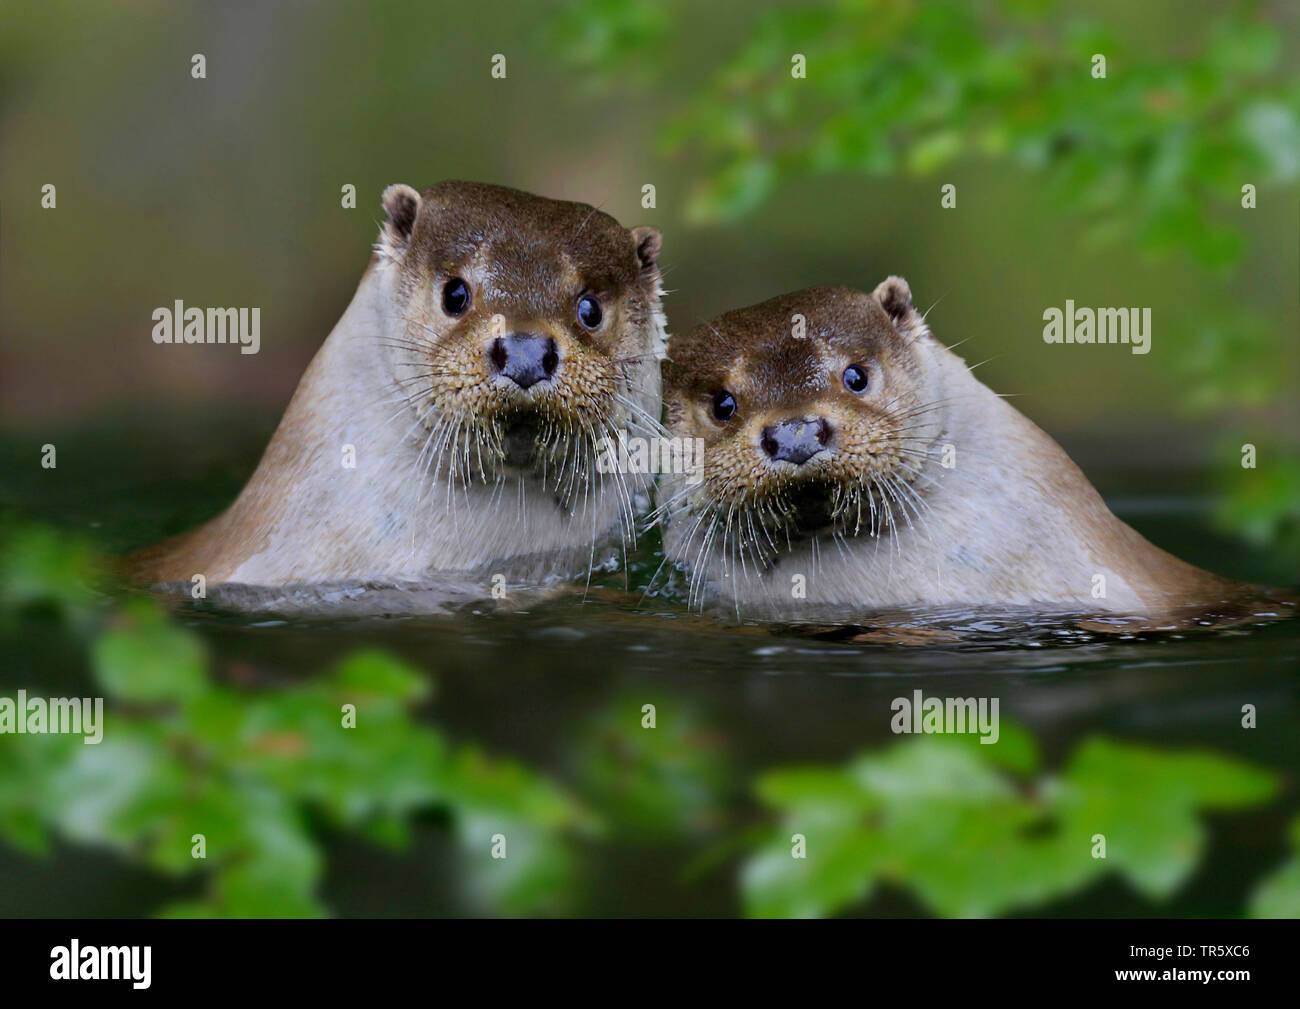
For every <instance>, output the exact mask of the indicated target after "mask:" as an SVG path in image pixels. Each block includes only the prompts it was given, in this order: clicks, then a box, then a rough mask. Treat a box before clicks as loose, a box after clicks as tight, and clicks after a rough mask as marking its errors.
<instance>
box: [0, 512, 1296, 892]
mask: <svg viewBox="0 0 1300 1009" xmlns="http://www.w3.org/2000/svg"><path fill="white" fill-rule="evenodd" d="M95 571H96V563H95V561H94V559H93V555H92V553H91V551H90V550H89V549H88V548H87V547H86V545H85V544H84V543H81V542H79V541H78V540H76V539H75V538H69V537H67V536H66V535H60V534H58V533H56V532H54V531H53V530H50V529H48V528H45V527H19V528H17V529H12V530H8V531H0V625H2V626H4V627H5V628H6V630H7V631H8V632H12V630H13V627H14V625H15V623H16V622H17V621H18V620H20V619H22V617H23V614H24V613H28V612H30V608H31V607H32V606H33V605H43V606H47V607H52V608H54V609H55V610H57V611H58V612H60V613H61V614H62V615H63V618H64V619H65V620H66V623H67V626H68V627H69V628H74V629H79V630H80V631H82V632H84V633H85V635H86V637H87V639H88V640H89V653H90V665H91V670H92V674H93V676H94V678H95V681H96V683H97V685H98V687H99V688H100V689H101V690H102V691H103V693H104V694H105V695H106V698H107V704H106V711H105V720H106V726H105V731H104V740H103V742H101V743H99V744H97V745H86V744H85V743H83V742H82V739H81V737H80V736H57V735H25V736H21V737H19V736H0V838H2V839H3V840H4V841H6V842H7V843H9V844H11V845H14V846H16V847H19V848H21V849H23V850H24V851H27V852H29V853H31V854H34V855H40V854H42V853H47V852H49V851H50V850H51V847H52V845H53V843H54V841H55V840H56V839H59V840H62V841H64V842H70V843H72V844H76V845H86V846H91V847H98V848H107V849H109V850H112V851H115V852H117V853H118V854H119V855H121V856H122V857H123V858H125V859H127V860H129V861H131V862H133V863H135V864H139V865H143V866H146V867H148V868H151V869H153V870H155V871H158V872H160V873H163V874H165V875H167V876H170V877H174V878H177V879H180V880H184V881H187V882H188V883H189V884H190V885H191V886H192V888H193V889H195V890H196V891H198V892H199V895H198V896H197V897H195V898H193V899H190V900H186V901H183V902H180V903H176V904H173V905H170V906H168V907H164V908H163V909H162V910H161V913H162V914H166V915H188V916H222V915H231V916H253V917H259V916H267V917H270V916H305V915H321V914H325V913H328V910H329V909H328V908H327V907H326V906H325V905H324V904H323V903H322V902H321V899H320V896H319V890H320V883H321V879H322V875H323V871H324V868H325V864H324V863H325V857H326V856H325V845H324V837H325V834H326V833H327V832H328V831H344V832H349V833H353V834H356V835H358V836H363V837H366V838H369V839H372V840H373V841H375V842H377V843H380V844H384V845H389V846H393V847H401V846H403V845H405V844H407V843H408V842H409V841H410V839H411V836H412V833H413V830H414V828H415V826H416V824H417V821H422V820H423V819H424V818H428V817H430V816H432V817H433V818H434V819H435V820H436V821H437V822H439V823H444V824H446V825H448V826H449V828H450V830H451V831H452V833H453V835H454V837H455V839H456V841H457V845H456V850H457V855H456V864H454V865H451V866H448V869H449V870H451V871H452V872H453V873H454V875H455V876H456V878H457V879H459V880H460V881H461V883H462V893H463V895H464V896H465V898H466V900H467V906H468V907H470V908H476V909H478V910H480V911H484V912H489V913H491V912H497V913H536V912H556V911H565V910H581V908H580V907H575V904H574V902H575V899H576V897H577V895H578V894H579V893H580V892H581V890H582V882H583V877H584V874H583V873H582V872H581V871H579V870H580V867H581V866H582V865H583V864H585V863H584V859H583V858H582V857H581V856H582V854H586V855H588V856H590V855H593V854H596V851H597V849H596V848H594V847H591V846H588V847H587V848H585V849H583V848H581V847H580V845H582V844H583V843H584V842H590V841H593V840H597V839H600V838H603V839H605V840H606V843H612V844H629V843H630V844H634V845H645V844H650V845H660V846H662V845H668V846H678V847H679V848H680V846H681V845H683V844H690V845H692V846H694V847H695V849H696V850H699V849H701V848H702V849H703V850H704V852H705V854H704V857H703V858H702V859H697V860H696V863H695V864H696V865H697V866H698V865H699V864H701V863H702V862H704V863H708V864H709V865H710V866H711V868H710V870H709V871H716V870H717V866H718V864H719V863H720V862H722V861H728V860H729V859H730V856H731V855H732V854H734V853H735V852H742V853H743V858H742V862H741V871H740V886H741V898H742V902H743V907H744V909H745V911H746V912H747V913H749V914H751V915H758V916H787V915H789V916H823V915H832V914H835V913H837V912H842V911H846V910H852V909H854V908H860V907H861V905H862V904H863V902H864V901H866V900H867V899H869V897H870V896H871V894H872V892H873V890H874V889H875V887H876V886H877V884H879V883H881V882H889V883H891V884H894V885H896V886H900V887H903V888H906V889H907V890H908V891H909V892H911V893H912V894H913V895H915V897H916V898H917V899H918V900H919V901H920V902H921V903H922V904H923V905H924V906H925V907H926V908H928V909H929V910H931V911H933V912H935V913H937V914H941V915H991V914H998V913H1003V912H1006V911H1010V910H1014V909H1025V908H1033V907H1037V906H1042V905H1044V904H1046V903H1048V902H1050V901H1052V900H1055V899H1059V898H1061V897H1064V896H1067V895H1069V894H1072V893H1075V892H1078V891H1079V890H1081V889H1083V888H1085V887H1087V886H1088V885H1089V884H1091V883H1093V882H1095V881H1097V880H1098V879H1099V878H1101V877H1102V876H1103V875H1105V874H1107V873H1114V874H1117V875H1118V876H1120V877H1122V878H1123V879H1124V880H1126V881H1127V882H1128V883H1129V884H1130V885H1131V886H1132V887H1133V888H1134V889H1136V890H1137V891H1138V892H1139V893H1140V894H1142V895H1143V896H1144V897H1146V898H1148V899H1150V900H1152V901H1160V900H1163V899H1167V898H1169V897H1170V896H1171V895H1172V894H1174V893H1175V892H1176V891H1177V889H1178V888H1179V887H1180V886H1181V885H1183V884H1184V883H1185V882H1186V880H1187V879H1188V878H1189V876H1190V875H1191V874H1192V873H1193V872H1194V871H1195V870H1196V868H1197V867H1198V865H1200V864H1202V859H1203V856H1204V848H1205V831H1204V828H1203V826H1202V824H1201V822H1200V819H1199V814H1200V813H1201V812H1203V811H1214V810H1233V809H1244V808H1248V807H1257V806H1259V805H1261V804H1263V803H1265V802H1267V801H1269V799H1270V798H1271V797H1273V795H1274V794H1275V793H1276V791H1277V785H1278V782H1277V778H1276V776H1275V775H1274V774H1273V773H1272V772H1270V771H1266V770H1263V769H1260V768H1257V767H1253V766H1250V765H1248V764H1245V763H1242V762H1239V761H1236V760H1233V759H1229V758H1225V757H1222V756H1219V755H1216V754H1210V753H1196V752H1162V751H1159V750H1155V749H1151V748H1148V747H1143V746H1134V745H1128V744H1120V743H1115V742H1111V741H1107V740H1103V739H1093V740H1090V741H1087V742H1085V743H1084V744H1083V745H1081V746H1080V747H1078V748H1077V749H1076V750H1075V752H1074V753H1073V754H1072V755H1071V756H1070V758H1069V759H1068V760H1067V761H1066V762H1065V764H1064V766H1063V767H1062V768H1061V769H1060V770H1059V771H1057V772H1053V771H1048V770H1045V769H1043V768H1042V766H1041V761H1040V758H1039V755H1038V753H1037V749H1036V746H1035V744H1034V742H1033V740H1032V738H1031V737H1030V736H1028V735H1027V734H1026V733H1025V732H1024V731H1023V730H1020V729H1018V728H1016V727H1014V726H1011V725H1008V724H1006V723H1005V722H1004V723H1003V724H1002V726H1001V738H1000V740H999V742H998V744H997V745H994V746H985V745H981V744H979V743H978V742H976V741H975V740H974V739H973V738H972V737H919V738H916V739H907V740H903V741H900V742H898V743H896V744H894V745H892V746H889V747H886V748H884V749H882V750H878V751H874V752H871V753H867V754H863V755H861V756H859V757H856V758H854V759H852V760H850V761H849V762H847V763H846V764H844V765H843V766H839V767H781V768H775V769H772V770H769V771H767V772H765V773H763V774H761V775H760V776H759V777H758V779H757V782H756V783H755V790H756V792H757V794H758V796H759V798H760V800H761V802H762V803H763V804H764V805H765V806H766V807H767V808H768V810H769V811H770V815H768V816H765V817H764V819H763V822H762V823H761V824H760V825H759V826H758V827H757V828H749V829H746V828H745V827H744V826H743V824H744V817H745V815H746V814H745V813H744V811H743V810H742V809H741V808H740V807H739V804H738V803H737V802H736V801H734V800H735V788H734V771H733V769H732V767H731V763H730V760H729V759H728V753H727V751H726V747H725V745H724V744H725V740H723V739H722V738H721V737H720V736H719V735H718V734H717V732H716V730H713V729H711V728H710V726H709V722H708V721H707V719H706V718H704V717H703V715H702V714H701V713H700V712H698V711H694V710H692V707H691V705H690V704H689V703H687V702H685V701H674V700H673V699H671V698H661V701H660V703H659V704H658V705H657V707H658V712H657V718H658V724H657V726H656V727H655V728H654V729H647V728H643V727H642V726H643V724H644V723H643V718H644V713H643V708H642V706H641V698H642V697H643V696H644V693H645V692H638V693H628V694H624V695H622V696H620V697H619V698H617V699H616V700H615V701H614V702H613V703H611V704H610V705H609V706H608V708H607V709H606V710H604V711H602V712H601V713H599V715H598V716H597V717H595V718H594V719H592V720H591V721H590V722H589V723H588V724H587V725H585V726H583V727H582V728H580V730H579V731H578V733H577V734H576V737H575V745H574V747H573V750H572V752H571V754H570V760H569V764H570V765H571V768H572V772H573V773H572V778H573V780H574V786H573V787H572V788H570V789H567V790H566V789H562V788H561V787H559V786H557V785H556V784H553V783H552V782H551V781H550V780H549V779H548V778H547V777H546V776H544V775H542V774H539V773H537V772H535V771H532V770H529V769H527V768H525V767H523V766H522V765H520V764H518V763H515V762H512V761H507V760H498V759H493V758H490V757H488V756H487V755H485V754H484V753H483V752H481V750H479V749H478V748H477V747H474V746H457V745H453V744H452V743H450V742H449V741H448V740H447V739H446V738H445V737H444V735H443V734H442V733H441V732H439V731H438V730H436V729H435V728H432V727H430V726H429V725H427V724H426V722H425V721H422V720H420V719H418V718H417V715H418V714H419V713H420V712H421V709H423V708H424V707H426V706H427V705H428V703H429V701H430V697H431V692H432V681H431V679H430V678H429V677H428V676H426V675H424V674H423V673H421V672H419V671H418V670H415V669H412V668H411V667H409V666H408V665H406V664H405V663H403V662H401V661H399V660H397V659H395V658H393V657H391V656H389V655H387V654H386V653H383V652H379V651H364V652H359V653H355V654H353V655H351V656H349V657H347V658H345V659H344V660H343V661H341V662H340V663H339V664H338V665H337V666H335V667H334V668H333V669H332V670H329V671H327V672H325V673H323V674H321V675H319V676H316V677H313V678H310V679H308V680H306V681H305V682H300V683H297V684H294V685H290V686H281V687H256V688H251V687H250V688H241V687H237V686H232V685H228V684H227V683H225V682H224V681H223V680H220V679H218V678H217V677H214V675H213V674H212V671H211V664H210V661H209V657H208V655H207V651H206V648H205V645H204V643H203V641H202V639H200V638H199V637H198V636H197V635H196V634H194V633H193V632H192V631H189V630H187V629H184V628H182V627H179V626H177V625H176V624H175V623H174V622H172V621H171V620H170V619H169V618H168V617H167V616H166V615H165V613H164V612H163V611H162V610H161V609H160V608H159V607H158V605H157V604H156V603H155V602H153V601H151V600H148V599H142V598H128V599H126V600H125V601H123V600H120V599H117V598H115V597H114V596H113V595H111V594H105V593H102V592H100V591H99V590H97V588H96V576H95ZM31 689H33V688H29V690H31ZM345 705H355V709H356V723H355V724H356V727H355V728H343V725H342V715H343V708H344V706H345ZM575 795H577V796H579V797H580V798H575V797H574V796H575ZM196 833H201V834H203V835H204V840H205V843H206V855H207V857H206V858H205V859H201V860H200V859H195V858H193V857H192V852H193V846H194V844H195V838H194V835H195V834H196ZM795 833H798V834H801V835H803V838H804V842H805V850H806V855H807V857H806V858H800V859H796V858H792V857H791V837H792V835H793V834H795ZM495 834H502V835H504V836H505V837H506V840H507V845H508V857H507V858H506V859H504V860H502V859H493V858H492V857H491V839H492V837H493V835H495ZM1096 834H1103V835H1105V838H1106V853H1107V857H1106V858H1105V859H1096V858H1093V857H1092V852H1093V849H1094V847H1095V843H1096V842H1095V841H1094V835H1096ZM1292 840H1293V843H1294V847H1295V849H1296V852H1295V854H1293V855H1292V856H1291V857H1290V859H1289V860H1288V861H1286V862H1284V863H1283V864H1282V865H1281V866H1279V867H1277V868H1275V869H1274V870H1273V871H1272V872H1271V873H1270V874H1268V875H1267V876H1266V877H1265V878H1264V880H1263V881H1262V882H1261V883H1260V885H1259V886H1258V887H1257V888H1256V890H1255V892H1254V894H1253V896H1252V897H1251V898H1250V902H1249V907H1248V910H1249V912H1250V913H1252V914H1254V915H1257V916H1261V917H1295V916H1300V821H1297V822H1296V823H1295V824H1294V825H1293V828H1292ZM710 843H713V845H714V848H715V851H714V853H713V854H712V855H710V853H709V846H710ZM718 851H720V852H721V853H722V855H723V856H724V857H723V858H721V859H719V858H718V857H717V852H718Z"/></svg>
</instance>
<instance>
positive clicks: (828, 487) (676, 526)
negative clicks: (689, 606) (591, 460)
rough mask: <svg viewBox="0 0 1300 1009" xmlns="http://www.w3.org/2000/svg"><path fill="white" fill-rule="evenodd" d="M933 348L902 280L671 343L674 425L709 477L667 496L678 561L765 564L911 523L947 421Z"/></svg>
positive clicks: (732, 316) (718, 323)
mask: <svg viewBox="0 0 1300 1009" xmlns="http://www.w3.org/2000/svg"><path fill="white" fill-rule="evenodd" d="M931 343H932V340H931V338H930V336H929V332H928V330H927V329H926V327H925V323H924V321H923V320H922V318H921V316H920V314H919V313H918V312H917V311H916V309H915V307H914V306H913V304H912V294H911V291H910V290H909V289H908V286H907V283H906V282H905V281H903V280H902V279H900V278H897V277H890V278H889V279H888V280H886V281H884V282H883V283H882V284H880V286H879V287H877V288H876V290H875V291H874V292H873V293H872V294H864V293H862V292H861V291H855V290H852V289H850V288H845V287H821V288H811V289H808V290H805V291H799V292H797V293H795V294H788V295H785V296H783V297H779V298H774V299H772V300H771V301H765V302H763V303H762V304H759V305H754V306H751V307H749V308H743V309H740V310H738V311H734V312H728V313H726V314H725V315H723V316H721V317H719V318H717V319H714V320H712V321H711V322H708V323H705V324H704V325H702V326H700V327H698V328H696V329H695V330H693V331H691V332H690V333H687V334H685V335H683V336H677V337H674V338H673V339H672V340H671V341H670V342H669V346H668V358H669V359H668V362H667V363H666V364H665V369H664V402H665V409H666V417H667V426H668V428H669V430H670V433H671V434H672V436H673V437H681V438H699V439H702V440H703V443H704V445H703V466H702V471H703V472H702V480H700V481H699V482H698V483H696V484H694V485H690V486H685V487H670V488H666V495H665V503H664V504H663V505H661V508H663V509H664V510H665V511H666V512H667V513H668V515H669V517H670V518H671V522H670V524H669V529H670V531H671V535H670V537H669V543H670V550H671V551H672V553H673V554H674V555H675V556H676V557H677V559H679V560H688V561H694V560H696V559H697V558H698V557H699V556H700V554H701V552H703V553H704V554H706V555H709V554H711V553H712V554H715V555H717V556H719V557H720V558H721V559H722V560H723V562H724V563H726V564H728V565H729V566H730V565H732V564H734V565H735V566H736V567H737V568H739V567H740V566H742V565H747V566H755V567H757V568H758V569H759V570H763V569H764V568H766V567H769V566H770V565H771V564H772V563H773V561H774V560H776V559H777V557H778V555H779V554H780V553H781V552H783V551H785V550H789V549H793V548H794V546H795V545H796V544H797V542H798V541H799V540H801V539H805V538H809V537H814V536H818V535H822V534H827V535H831V536H834V537H836V538H838V539H841V540H846V539H848V538H850V537H854V536H859V535H866V536H878V535H881V534H882V533H884V534H888V533H889V532H891V531H893V530H894V529H895V528H897V527H898V526H901V525H902V524H904V523H905V522H909V521H910V520H911V517H913V516H915V514H916V513H917V510H918V508H920V507H923V505H922V504H920V503H919V502H920V494H921V490H920V484H921V482H922V481H921V480H920V477H921V474H922V469H923V467H924V465H925V463H926V461H927V458H928V456H929V454H930V451H931V446H932V444H933V442H934V439H935V438H936V437H937V435H938V432H939V430H940V427H941V419H940V417H939V415H938V410H937V403H936V400H937V399H938V398H939V397H937V396H936V395H935V394H934V389H933V388H931V387H930V386H931V385H932V384H933V383H932V382H931V381H930V377H929V374H928V372H929V367H928V363H929V350H930V348H929V345H930V344H931Z"/></svg>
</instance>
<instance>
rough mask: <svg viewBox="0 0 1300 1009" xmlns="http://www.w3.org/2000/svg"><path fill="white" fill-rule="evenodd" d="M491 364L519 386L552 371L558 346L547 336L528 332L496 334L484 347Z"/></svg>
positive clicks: (532, 383) (558, 354)
mask: <svg viewBox="0 0 1300 1009" xmlns="http://www.w3.org/2000/svg"><path fill="white" fill-rule="evenodd" d="M488 357H489V358H490V359H491V361H492V367H493V368H494V369H496V371H497V372H498V373H499V374H501V375H504V376H505V377H506V378H508V379H510V381H512V382H514V383H515V385H517V386H519V388H521V389H527V388H528V387H529V386H531V385H536V384H537V383H538V382H540V381H541V380H542V379H544V378H550V377H551V376H552V375H553V374H555V369H556V367H558V365H559V363H560V350H559V348H558V347H557V346H556V345H555V341H554V340H553V339H551V338H550V337H544V336H534V335H533V334H532V333H510V334H508V335H506V336H498V337H497V338H496V339H495V340H493V341H492V346H491V347H490V348H489V349H488Z"/></svg>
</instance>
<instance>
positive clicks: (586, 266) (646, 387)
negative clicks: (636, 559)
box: [376, 182, 663, 499]
mask: <svg viewBox="0 0 1300 1009" xmlns="http://www.w3.org/2000/svg"><path fill="white" fill-rule="evenodd" d="M383 204H384V212H385V215H386V220H385V221H384V225H383V230H382V233H381V235H380V241H379V244H378V246H377V249H376V251H377V253H378V258H379V264H380V268H381V269H383V270H386V271H389V273H390V274H391V281H392V284H393V290H394V292H395V304H396V313H395V318H394V319H393V320H392V324H391V326H390V331H389V333H388V334H387V335H386V338H385V340H384V343H385V346H386V347H387V348H388V351H389V353H390V357H391V360H392V366H393V380H394V382H395V383H396V384H397V386H398V388H399V389H400V393H399V398H401V399H404V400H405V401H406V403H407V404H409V407H410V410H411V416H412V418H413V420H412V430H413V433H414V436H415V437H418V438H419V439H420V441H421V442H422V443H423V449H422V452H421V466H422V469H423V471H424V472H425V473H426V474H428V475H431V476H432V477H433V479H435V480H439V479H442V480H448V481H451V482H452V483H456V484H465V485H468V484H469V483H471V482H475V481H483V482H486V483H489V484H491V483H495V482H497V481H499V480H501V479H502V478H503V477H504V476H505V475H506V474H535V475H538V476H540V477H542V478H543V479H544V480H547V481H548V483H550V482H552V481H553V487H554V489H555V490H556V491H557V496H564V497H566V498H567V499H572V498H574V497H575V496H581V495H582V494H583V493H584V490H585V489H589V488H587V483H588V482H589V481H590V480H591V479H592V478H591V474H592V472H593V471H594V468H595V467H594V460H595V458H596V454H597V451H598V445H599V443H600V441H601V439H603V438H605V437H607V436H608V437H611V438H612V437H614V433H615V432H616V431H617V430H619V429H627V428H637V427H639V425H640V423H641V422H642V421H643V420H644V419H645V417H646V416H648V412H650V411H653V412H655V413H656V414H657V394H658V360H659V358H660V357H662V341H663V331H662V321H661V318H660V315H659V296H660V288H659V270H658V265H657V260H658V254H659V244H660V237H659V232H658V231H657V230H656V229H654V228H648V227H644V228H633V229H628V228H624V227H622V226H621V225H620V224H619V223H618V222H617V221H616V220H614V219H613V218H612V217H610V216H609V215H608V214H603V213H601V212H600V211H598V210H596V209H595V208H593V207H589V206H586V205H585V204H580V203H565V202H560V201H557V200H548V199H544V198H542V197H538V196H531V195H529V194H527V193H521V192H517V191H515V190H512V189H505V188H501V187H497V186H488V185H480V184H476V183H467V182H444V183H440V184H439V185H436V186H434V187H432V188H431V189H427V190H425V191H424V192H423V193H417V192H416V191H415V190H414V189H412V188H411V187H409V186H400V185H398V186H390V187H389V188H388V189H387V190H385V191H384V198H383ZM647 397H648V398H647ZM651 401H653V402H651ZM657 419H658V418H657V416H656V417H655V418H654V420H655V421H657ZM561 491H562V492H563V494H561V493H560V492H561Z"/></svg>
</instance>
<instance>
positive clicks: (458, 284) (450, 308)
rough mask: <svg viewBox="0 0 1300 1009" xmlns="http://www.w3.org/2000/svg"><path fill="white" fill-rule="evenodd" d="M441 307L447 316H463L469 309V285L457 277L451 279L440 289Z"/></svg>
mask: <svg viewBox="0 0 1300 1009" xmlns="http://www.w3.org/2000/svg"><path fill="white" fill-rule="evenodd" d="M442 307H443V308H444V309H445V310H446V312H447V314H448V315H463V314H464V313H465V309H467V308H469V285H468V284H467V283H465V281H463V280H461V279H460V278H459V277H452V278H451V280H449V281H447V285H446V286H445V287H444V288H443V289H442Z"/></svg>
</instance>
